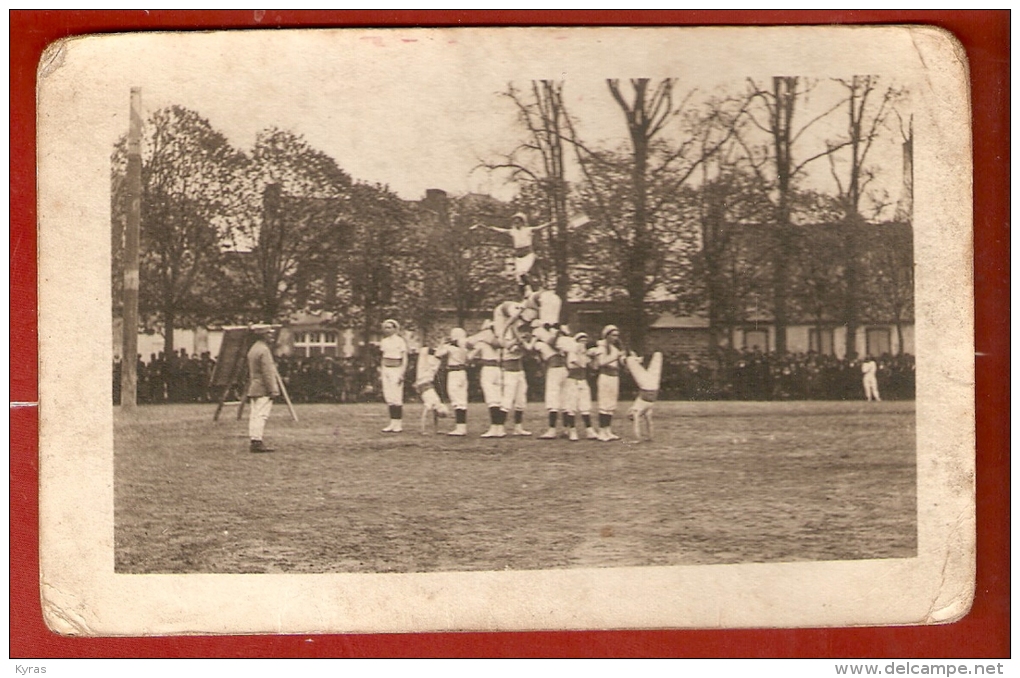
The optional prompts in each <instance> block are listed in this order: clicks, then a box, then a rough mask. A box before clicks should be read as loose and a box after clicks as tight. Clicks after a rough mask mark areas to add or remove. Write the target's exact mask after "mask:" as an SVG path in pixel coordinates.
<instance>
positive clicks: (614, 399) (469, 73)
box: [39, 26, 974, 636]
mask: <svg viewBox="0 0 1020 678" xmlns="http://www.w3.org/2000/svg"><path fill="white" fill-rule="evenodd" d="M39 80H40V86H39V163H40V182H39V191H40V205H39V212H40V236H39V237H40V255H39V257H40V258H39V262H40V264H39V265H40V275H41V281H42V282H41V284H40V307H41V309H43V311H42V312H41V313H40V328H41V331H40V354H41V357H40V403H41V405H40V407H41V409H40V412H41V418H42V422H41V433H40V440H41V442H40V454H41V460H40V477H41V487H40V497H41V504H42V505H41V510H40V518H41V525H40V538H41V554H40V556H41V566H42V567H41V569H42V575H41V576H42V582H43V598H44V601H43V608H44V616H45V618H46V621H47V624H48V625H49V626H50V628H51V629H52V630H54V631H55V632H57V633H61V634H67V635H85V636H92V635H148V634H154V633H156V634H175V633H182V634H183V633H239V632H240V633H244V632H249V633H255V632H268V633H287V632H312V631H321V632H369V631H377V632H378V631H424V630H470V629H477V630H510V629H566V628H727V627H748V626H807V625H820V626H826V625H837V624H838V625H871V624H921V623H942V622H946V621H951V620H953V619H957V618H959V617H960V616H962V615H963V614H965V613H966V611H967V609H968V608H969V605H970V601H971V598H972V596H973V582H974V494H973V466H974V441H973V438H974V424H973V416H974V414H973V407H974V404H973V399H974V383H973V360H972V357H973V353H974V344H973V298H972V271H971V268H970V258H969V257H970V256H971V254H972V252H971V249H970V247H971V245H970V237H971V228H972V217H971V212H970V199H971V198H970V189H971V182H972V175H971V172H970V169H969V168H970V145H969V143H970V142H969V138H970V136H969V135H970V128H969V115H970V111H969V96H968V91H967V80H966V67H965V61H964V60H963V57H962V52H961V51H960V50H959V46H958V45H957V44H955V43H954V42H953V40H952V38H951V37H949V36H948V34H945V33H941V32H939V31H937V30H934V29H927V28H919V27H906V26H887V27H868V28H862V27H858V28H818V27H815V28H807V27H785V28H715V29H708V28H704V29H696V28H687V29H681V28H643V29H638V28H597V29H596V28H516V29H515V28H502V29H499V28H491V29H357V30H355V29H344V30H295V31H277V32H273V33H266V32H254V31H233V32H211V33H192V34H185V33H149V34H125V35H108V36H93V37H87V38H81V39H68V40H66V41H64V42H62V43H58V44H57V45H55V46H53V47H51V48H50V50H48V52H47V53H46V54H45V55H44V58H43V63H42V65H41V66H40V72H39ZM46 330H48V331H46ZM75 341H86V342H88V343H89V344H90V345H91V346H92V350H91V352H90V354H89V355H90V356H94V359H93V358H88V359H84V360H82V359H81V357H80V356H78V357H76V356H74V355H73V353H74V352H73V351H69V350H68V347H69V345H71V344H73V342H75ZM968 355H969V356H970V357H971V358H970V360H969V361H968V359H967V356H968ZM47 404H48V405H49V407H48V408H47ZM68 414H70V415H71V416H68Z"/></svg>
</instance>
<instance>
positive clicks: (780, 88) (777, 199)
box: [738, 76, 846, 354]
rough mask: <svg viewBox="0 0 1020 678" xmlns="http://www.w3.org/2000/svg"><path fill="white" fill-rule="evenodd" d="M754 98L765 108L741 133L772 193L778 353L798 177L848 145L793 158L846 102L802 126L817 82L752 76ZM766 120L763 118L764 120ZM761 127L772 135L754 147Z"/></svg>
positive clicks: (792, 246)
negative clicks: (753, 135) (801, 107)
mask: <svg viewBox="0 0 1020 678" xmlns="http://www.w3.org/2000/svg"><path fill="white" fill-rule="evenodd" d="M747 82H748V92H749V93H750V98H751V99H752V100H755V101H757V102H759V103H760V106H761V110H753V109H752V110H750V111H749V112H748V113H749V115H748V116H747V120H748V121H749V122H750V124H749V125H748V129H747V130H745V131H744V132H745V133H742V134H741V135H739V137H738V138H739V139H740V141H741V144H742V145H743V146H744V149H745V151H746V154H747V157H748V159H749V164H750V167H751V168H752V169H753V171H754V172H755V173H756V174H757V175H758V176H759V178H760V179H761V180H762V181H763V182H764V183H766V184H768V185H769V186H770V188H771V189H772V192H773V195H774V197H773V215H774V216H773V220H774V222H775V228H774V231H773V240H774V244H775V247H774V249H773V251H774V255H775V258H774V262H773V268H772V273H773V279H772V315H773V320H774V323H775V329H776V352H777V353H779V354H784V353H786V328H787V326H788V325H789V320H790V318H789V296H790V286H791V281H790V262H791V260H792V258H793V257H794V256H795V255H796V243H795V242H794V239H795V233H794V229H793V224H792V221H791V214H792V203H793V194H794V191H795V189H796V185H797V180H798V179H799V178H800V177H801V175H802V173H803V172H804V170H805V168H806V167H807V166H808V165H809V164H810V163H812V162H814V161H815V160H817V159H819V158H821V157H824V156H826V155H829V154H831V153H833V152H835V151H836V150H838V149H840V148H842V147H843V146H845V145H846V143H845V142H844V143H838V144H835V145H833V144H830V145H827V146H826V147H825V148H824V149H823V150H821V151H819V152H817V153H814V154H812V155H809V156H808V157H806V158H805V159H803V160H800V161H798V160H797V159H795V157H794V151H795V147H796V145H797V141H798V140H799V139H800V138H801V136H802V135H803V134H804V133H805V132H807V131H808V130H809V129H810V128H811V127H813V126H814V125H815V124H816V123H818V122H819V121H820V120H823V119H825V118H827V117H828V116H829V115H831V114H832V113H833V112H834V111H835V110H837V109H838V108H839V107H840V106H842V104H843V103H844V102H843V101H839V102H838V103H837V104H835V105H834V106H832V107H830V108H827V109H825V110H823V111H822V112H821V113H819V114H817V115H815V116H814V117H813V118H811V119H809V120H808V121H807V122H806V123H805V124H803V125H801V126H800V127H798V126H797V125H796V124H795V122H794V120H795V118H796V117H797V113H798V103H799V102H800V101H802V100H803V99H804V96H805V94H806V93H807V92H808V91H810V90H811V89H812V88H813V86H812V85H811V84H810V83H804V82H801V80H800V79H799V78H798V77H796V76H776V77H774V78H772V87H771V89H766V88H765V87H764V86H762V85H760V84H759V83H757V82H755V81H754V80H752V79H750V78H749V79H748V81H747ZM763 118H764V119H763ZM753 129H757V130H758V131H760V132H764V133H765V134H766V135H768V142H767V143H765V144H760V145H755V144H753V143H752V142H750V141H749V139H748V136H749V135H747V134H746V132H748V131H750V130H753Z"/></svg>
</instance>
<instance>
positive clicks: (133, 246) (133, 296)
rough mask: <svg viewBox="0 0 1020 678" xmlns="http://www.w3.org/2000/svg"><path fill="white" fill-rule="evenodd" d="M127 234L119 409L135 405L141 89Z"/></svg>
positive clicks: (131, 134)
mask: <svg viewBox="0 0 1020 678" xmlns="http://www.w3.org/2000/svg"><path fill="white" fill-rule="evenodd" d="M127 194H128V201H127V202H128V209H127V231H126V233H125V239H124V311H123V314H122V315H123V328H122V329H123V349H122V350H121V382H120V404H121V407H122V408H124V409H128V410H133V409H134V408H135V405H137V404H138V375H137V374H136V372H137V369H136V368H137V365H138V360H137V356H138V231H139V227H140V224H141V220H142V88H141V87H132V88H131V117H130V122H129V124H128V153H127Z"/></svg>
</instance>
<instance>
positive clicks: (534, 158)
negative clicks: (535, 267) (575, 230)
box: [483, 80, 570, 298]
mask: <svg viewBox="0 0 1020 678" xmlns="http://www.w3.org/2000/svg"><path fill="white" fill-rule="evenodd" d="M505 96H506V97H507V98H509V99H510V100H511V101H512V102H513V104H514V106H515V108H516V109H517V119H518V121H519V122H520V124H521V126H522V127H524V129H525V130H526V132H527V138H526V139H525V140H524V141H523V142H522V143H521V144H519V145H518V146H517V147H516V148H515V149H514V150H513V151H511V152H510V153H509V154H508V155H507V156H506V158H505V159H504V160H502V161H500V162H495V163H485V164H484V165H483V166H484V167H485V168H487V169H489V170H493V171H495V170H508V171H509V172H510V177H511V179H513V180H514V181H517V182H519V183H521V184H524V185H530V186H533V187H534V188H536V189H537V192H538V193H539V194H540V195H541V196H542V197H543V202H544V205H543V206H542V215H541V220H542V221H546V222H551V223H552V227H551V228H549V229H546V230H545V231H544V234H545V235H544V236H542V237H545V238H546V239H547V241H548V245H549V250H550V252H551V254H552V261H553V270H554V271H555V274H556V283H555V290H556V293H557V294H558V295H560V297H562V298H566V296H567V292H568V290H569V289H570V267H569V260H568V253H569V251H570V250H569V246H568V243H569V240H570V232H569V226H570V219H569V214H568V194H569V190H570V189H569V185H568V183H567V177H566V174H567V169H566V153H565V149H566V140H567V129H568V127H569V125H570V122H569V119H568V117H567V109H566V107H565V106H564V103H563V83H562V82H557V81H554V80H532V81H531V86H530V88H528V89H527V90H522V89H518V88H517V87H515V86H514V85H513V83H511V84H509V85H508V86H507V91H506V92H505Z"/></svg>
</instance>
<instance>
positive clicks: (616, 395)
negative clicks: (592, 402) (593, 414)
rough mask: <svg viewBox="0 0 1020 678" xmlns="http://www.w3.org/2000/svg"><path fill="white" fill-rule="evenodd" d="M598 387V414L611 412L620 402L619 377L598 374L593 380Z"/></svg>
mask: <svg viewBox="0 0 1020 678" xmlns="http://www.w3.org/2000/svg"><path fill="white" fill-rule="evenodd" d="M595 387H596V388H597V389H598V401H599V414H613V413H614V412H616V405H617V404H618V403H619V402H620V377H612V376H610V375H608V374H600V375H599V378H598V381H597V382H595Z"/></svg>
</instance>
